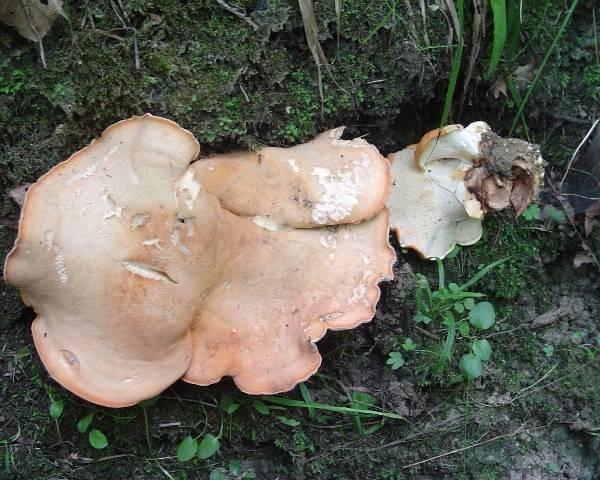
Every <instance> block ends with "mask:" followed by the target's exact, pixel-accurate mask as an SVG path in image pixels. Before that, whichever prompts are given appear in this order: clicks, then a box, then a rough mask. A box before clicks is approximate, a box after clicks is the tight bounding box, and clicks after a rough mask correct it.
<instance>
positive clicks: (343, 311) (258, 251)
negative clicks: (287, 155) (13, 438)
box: [5, 115, 395, 407]
mask: <svg viewBox="0 0 600 480" xmlns="http://www.w3.org/2000/svg"><path fill="white" fill-rule="evenodd" d="M198 150H199V148H198V144H197V142H196V141H195V140H194V138H193V137H192V135H191V134H190V133H189V132H187V131H185V130H183V129H182V128H180V127H179V126H177V125H176V124H175V123H173V122H171V121H168V120H165V119H161V118H157V117H152V116H150V115H145V116H143V117H136V118H132V119H129V120H125V121H122V122H119V123H117V124H116V125H114V126H112V127H110V128H109V129H107V130H106V131H105V132H104V134H103V135H102V137H101V138H100V139H98V140H96V141H95V142H93V143H92V144H91V145H90V146H89V147H87V148H85V149H83V150H81V151H80V152H78V153H76V154H75V155H73V156H72V157H71V158H70V159H69V160H67V161H66V162H63V163H62V164H60V165H58V166H57V167H55V168H54V169H52V170H51V171H50V172H49V173H47V174H46V175H44V176H43V177H42V178H41V179H40V180H39V181H38V182H37V183H36V184H35V185H34V186H33V187H32V188H31V189H30V191H29V193H28V195H27V199H26V202H25V205H24V208H23V211H22V217H21V223H20V228H19V236H18V238H17V241H16V244H15V247H14V249H13V251H12V252H11V253H10V255H9V257H8V259H7V261H6V264H5V279H6V280H7V282H8V283H10V284H12V285H15V286H17V287H19V288H20V289H21V292H22V294H23V298H24V300H25V302H26V303H28V304H29V305H31V306H33V308H34V309H35V310H36V312H37V314H38V316H37V318H36V320H35V321H34V323H33V325H32V330H33V335H34V340H35V343H36V348H37V349H38V352H39V354H40V357H41V359H42V361H43V362H44V364H45V366H46V368H47V369H48V371H49V373H50V375H51V376H52V377H54V378H55V379H56V380H57V381H58V382H60V383H61V384H62V385H64V386H65V387H66V388H68V389H69V390H71V391H73V392H74V393H76V394H77V395H79V396H81V397H83V398H85V399H87V400H90V401H92V402H95V403H99V404H102V405H106V406H111V407H118V406H126V405H131V404H133V403H136V402H138V401H140V400H143V399H145V398H149V397H152V396H153V395H155V394H157V393H159V392H160V391H161V390H163V389H164V388H166V387H167V386H168V385H170V384H171V383H172V382H174V381H175V380H176V379H178V378H180V377H181V376H182V375H184V374H185V379H186V380H187V381H190V382H193V383H200V384H208V383H213V382H216V381H218V380H219V378H220V377H221V376H223V375H231V376H233V377H234V380H235V381H236V383H237V384H238V385H239V386H240V388H242V389H243V390H244V391H247V392H249V393H275V392H278V391H283V390H287V389H289V388H292V387H293V386H294V385H295V384H296V383H298V382H300V381H302V380H304V379H306V378H307V377H308V376H309V375H311V374H312V373H314V372H315V371H316V369H317V368H318V366H319V364H320V356H319V354H318V351H317V350H316V347H315V346H314V342H316V341H317V340H318V339H319V338H321V336H322V335H323V334H324V333H325V331H326V330H327V329H328V328H332V329H343V328H352V327H354V326H356V325H358V324H360V323H361V322H365V321H368V320H370V319H371V318H372V316H373V313H374V309H375V305H376V303H377V300H378V298H379V288H378V286H377V284H378V282H379V281H381V280H382V279H384V278H390V277H391V276H392V269H391V267H392V263H393V261H394V259H395V254H394V252H393V250H392V249H391V247H390V246H389V244H388V238H387V231H388V214H387V212H386V211H381V212H380V213H378V214H376V212H373V213H372V214H371V215H370V216H371V217H373V218H372V219H371V220H369V221H366V222H363V223H360V224H357V225H342V226H339V227H330V228H317V229H302V230H298V229H292V228H286V227H282V226H281V225H280V224H278V223H273V222H272V221H271V220H270V219H269V218H264V217H261V216H259V215H253V217H254V218H242V217H239V216H237V215H235V214H233V213H231V212H228V211H226V210H224V209H222V208H221V206H220V205H219V202H218V201H217V199H216V198H215V197H214V196H213V195H211V194H209V193H207V192H206V189H205V188H204V187H203V186H202V184H201V182H200V181H199V179H198V178H197V177H196V173H195V172H196V170H195V169H194V168H193V166H192V167H189V168H188V165H189V163H190V162H191V161H192V160H193V159H194V158H195V157H196V156H197V154H198ZM322 161H323V162H325V163H326V162H327V161H328V159H327V158H323V159H322ZM282 201H283V199H282ZM375 209H376V207H373V206H372V205H371V206H366V210H369V211H372V210H375ZM379 210H381V207H379Z"/></svg>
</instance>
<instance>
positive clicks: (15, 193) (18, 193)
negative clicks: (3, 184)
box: [8, 183, 31, 207]
mask: <svg viewBox="0 0 600 480" xmlns="http://www.w3.org/2000/svg"><path fill="white" fill-rule="evenodd" d="M29 187H31V183H24V184H23V185H19V186H18V187H15V188H13V189H12V190H10V191H9V192H8V196H9V197H10V198H12V199H13V200H14V201H15V202H17V204H18V205H19V207H22V206H23V203H24V202H25V194H26V193H27V190H29Z"/></svg>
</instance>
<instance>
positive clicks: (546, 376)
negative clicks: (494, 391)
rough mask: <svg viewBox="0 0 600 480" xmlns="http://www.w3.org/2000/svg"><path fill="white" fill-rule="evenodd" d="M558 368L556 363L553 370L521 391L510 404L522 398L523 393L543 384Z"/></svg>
mask: <svg viewBox="0 0 600 480" xmlns="http://www.w3.org/2000/svg"><path fill="white" fill-rule="evenodd" d="M557 366H558V363H555V364H554V366H553V367H552V368H550V370H548V371H547V372H546V373H545V374H544V375H543V376H542V377H540V378H539V379H538V380H536V381H535V382H534V383H532V384H531V385H529V386H528V387H525V388H523V389H521V390H519V393H517V394H516V395H515V396H514V397H513V398H511V399H510V402H509V403H513V402H515V401H516V400H518V399H519V398H521V395H522V394H523V393H525V392H526V391H527V390H531V389H532V388H533V387H535V386H536V385H537V384H539V383H540V382H543V381H544V379H546V378H548V376H549V375H550V374H551V373H552V372H553V371H554V370H555V369H556V367H557Z"/></svg>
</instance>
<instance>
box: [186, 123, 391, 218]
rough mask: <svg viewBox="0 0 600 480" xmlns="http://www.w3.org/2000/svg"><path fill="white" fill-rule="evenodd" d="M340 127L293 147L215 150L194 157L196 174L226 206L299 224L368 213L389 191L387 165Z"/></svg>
mask: <svg viewBox="0 0 600 480" xmlns="http://www.w3.org/2000/svg"><path fill="white" fill-rule="evenodd" d="M343 130H344V129H343V127H340V128H336V129H333V130H329V131H327V132H324V133H322V134H320V135H319V136H317V137H316V138H315V139H314V140H312V141H311V142H308V143H306V144H303V145H297V146H295V147H291V148H275V147H264V148H261V149H260V150H258V151H257V152H238V153H231V154H224V155H214V156H212V157H208V158H205V159H201V160H199V161H198V162H195V163H194V165H193V168H194V170H195V173H196V177H197V178H198V179H199V180H200V182H201V183H202V184H203V186H204V188H205V189H206V191H208V192H209V193H212V194H213V195H215V196H216V197H217V198H218V199H219V201H220V202H221V205H222V206H223V208H225V209H226V210H229V211H230V212H233V213H235V214H237V215H241V216H258V217H261V218H266V219H270V221H272V222H275V223H278V224H281V225H286V226H291V227H297V228H310V227H315V226H321V225H338V224H346V223H358V222H361V221H363V220H366V219H369V218H372V217H373V216H374V215H376V214H377V213H378V212H379V211H381V209H382V208H383V206H384V203H385V200H386V198H387V196H388V195H389V191H390V186H391V177H390V172H389V167H388V165H387V162H386V160H385V158H384V157H382V156H381V155H380V154H379V152H378V150H377V148H375V147H374V146H373V145H370V144H369V143H367V142H366V141H365V140H363V139H361V138H356V139H353V140H342V139H341V135H342V132H343Z"/></svg>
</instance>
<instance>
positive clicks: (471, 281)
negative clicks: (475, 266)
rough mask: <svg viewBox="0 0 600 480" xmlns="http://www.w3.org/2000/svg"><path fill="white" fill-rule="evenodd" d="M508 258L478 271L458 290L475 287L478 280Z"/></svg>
mask: <svg viewBox="0 0 600 480" xmlns="http://www.w3.org/2000/svg"><path fill="white" fill-rule="evenodd" d="M509 258H510V257H506V258H502V259H500V260H496V261H495V262H492V263H490V264H489V265H487V266H486V267H483V268H482V269H481V270H479V271H478V272H477V273H476V274H475V275H473V276H472V277H471V278H470V279H469V281H467V282H466V283H463V284H462V285H461V286H460V287H459V288H460V290H466V289H467V288H469V287H470V286H472V285H475V284H476V283H477V282H478V281H479V280H481V279H482V278H483V277H485V276H486V275H487V274H488V272H489V271H490V270H491V269H492V268H496V267H497V266H498V265H500V264H502V263H504V262H506V261H507V260H508V259H509Z"/></svg>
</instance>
